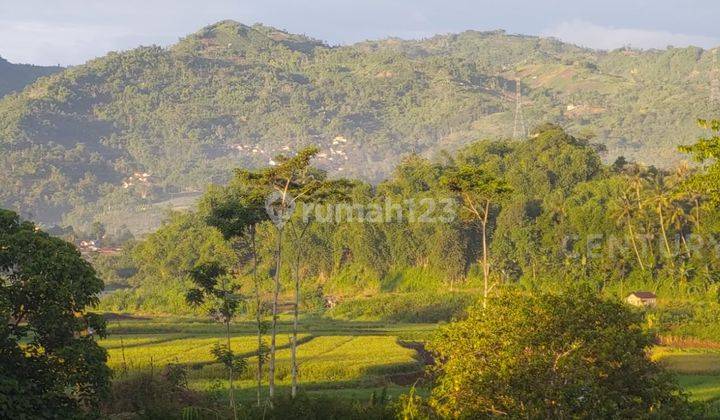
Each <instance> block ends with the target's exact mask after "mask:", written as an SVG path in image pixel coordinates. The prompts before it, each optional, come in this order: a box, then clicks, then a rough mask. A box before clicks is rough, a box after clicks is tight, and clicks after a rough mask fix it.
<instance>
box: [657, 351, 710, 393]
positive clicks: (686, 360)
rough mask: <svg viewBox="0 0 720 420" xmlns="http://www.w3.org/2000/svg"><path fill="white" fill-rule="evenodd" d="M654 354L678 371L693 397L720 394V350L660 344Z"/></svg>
mask: <svg viewBox="0 0 720 420" xmlns="http://www.w3.org/2000/svg"><path fill="white" fill-rule="evenodd" d="M652 358H653V359H654V360H656V361H658V362H660V363H661V364H662V365H664V366H665V367H666V368H668V369H669V370H670V371H672V372H674V373H676V374H677V377H678V382H679V383H680V385H681V386H682V387H683V388H684V389H685V390H686V391H687V392H688V393H689V394H690V397H691V398H692V399H693V400H696V401H709V400H715V399H718V398H720V350H717V349H696V348H687V349H679V348H673V347H656V348H654V349H653V352H652Z"/></svg>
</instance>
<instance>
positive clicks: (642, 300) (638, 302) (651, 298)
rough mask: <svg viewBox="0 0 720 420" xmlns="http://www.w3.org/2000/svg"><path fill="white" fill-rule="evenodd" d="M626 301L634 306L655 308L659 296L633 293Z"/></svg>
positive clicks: (650, 293)
mask: <svg viewBox="0 0 720 420" xmlns="http://www.w3.org/2000/svg"><path fill="white" fill-rule="evenodd" d="M625 301H626V302H627V303H629V304H630V305H633V306H643V307H648V306H655V305H657V296H655V293H652V292H632V293H630V294H629V295H628V297H626V298H625Z"/></svg>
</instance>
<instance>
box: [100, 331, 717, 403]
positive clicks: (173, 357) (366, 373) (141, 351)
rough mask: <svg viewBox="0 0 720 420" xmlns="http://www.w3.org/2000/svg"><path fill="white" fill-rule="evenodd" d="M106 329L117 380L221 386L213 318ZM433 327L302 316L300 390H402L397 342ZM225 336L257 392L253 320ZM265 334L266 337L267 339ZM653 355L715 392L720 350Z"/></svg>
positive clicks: (704, 397) (283, 355)
mask: <svg viewBox="0 0 720 420" xmlns="http://www.w3.org/2000/svg"><path fill="white" fill-rule="evenodd" d="M108 327H109V332H110V335H109V337H108V338H107V339H104V340H101V341H100V344H101V345H102V346H104V347H105V348H106V349H107V350H108V354H109V365H110V366H111V367H112V368H113V369H114V370H115V372H116V378H118V379H119V380H122V378H123V377H124V376H129V375H133V373H136V372H141V371H148V370H150V369H153V370H155V371H158V372H159V371H161V370H162V369H163V368H164V367H165V366H166V365H167V364H169V363H181V364H185V365H186V366H188V383H189V387H190V388H191V389H195V390H198V391H208V390H218V389H220V390H223V389H224V388H225V387H226V386H227V384H226V382H225V373H224V370H223V368H222V366H220V365H219V364H218V363H216V362H215V361H214V360H213V356H212V355H211V353H210V349H211V348H212V346H213V345H214V344H215V343H224V340H225V337H224V331H223V327H222V326H221V325H219V324H215V323H211V322H209V321H205V320H198V319H192V318H147V319H146V318H129V319H121V320H111V321H109V324H108ZM436 327H437V326H436V325H435V324H384V323H379V322H352V321H337V320H327V319H312V318H311V319H305V320H303V322H302V327H301V332H300V334H299V342H300V343H301V344H300V345H299V346H298V360H299V370H300V381H301V387H302V390H303V391H304V392H306V393H308V394H313V393H323V394H331V395H332V396H335V397H343V398H352V399H364V398H369V397H370V395H371V394H372V393H373V392H378V391H379V390H380V389H382V388H387V389H388V394H389V395H390V396H391V397H393V396H396V395H398V394H400V393H402V392H405V391H406V390H407V389H408V387H409V386H410V385H411V384H412V383H413V382H414V381H415V380H416V379H417V378H418V377H419V372H420V371H421V370H422V362H421V358H420V356H419V355H418V354H417V352H416V350H413V349H411V348H408V347H405V346H403V345H402V342H405V341H424V340H427V339H428V338H430V337H431V336H432V334H433V332H434V330H435V329H436ZM231 334H232V346H233V350H235V351H236V352H237V353H239V354H242V355H244V356H245V357H246V358H247V361H248V365H249V369H248V371H247V372H245V373H244V374H243V375H241V377H240V378H239V393H238V395H239V397H240V398H242V399H247V400H250V399H252V398H253V397H254V395H255V394H254V393H255V388H254V387H255V378H254V375H255V369H256V366H257V359H256V357H255V356H254V352H255V349H256V344H257V338H256V336H255V329H254V325H253V324H252V323H250V322H238V323H236V324H235V325H233V327H232V330H231ZM265 340H266V341H267V342H269V337H265ZM277 340H278V341H277V345H278V347H279V350H278V353H277V368H276V369H277V370H276V374H277V383H278V387H279V389H280V390H281V392H282V390H283V389H285V388H287V387H289V385H290V346H289V344H290V323H289V320H288V319H286V318H282V319H281V323H280V333H279V334H278V337H277ZM652 357H653V359H655V360H657V361H659V362H660V363H662V364H663V365H664V366H666V367H667V368H668V369H670V370H671V371H673V372H674V373H676V374H677V376H678V381H679V383H680V384H681V386H682V387H683V388H684V389H685V390H687V391H688V392H689V394H690V395H691V398H692V399H693V400H698V401H709V400H714V399H718V398H720V350H717V349H715V350H713V349H679V348H673V347H656V348H655V349H653V352H652ZM264 380H265V382H266V381H267V378H266V377H265V378H264ZM420 392H424V390H420Z"/></svg>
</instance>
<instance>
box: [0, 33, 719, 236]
mask: <svg viewBox="0 0 720 420" xmlns="http://www.w3.org/2000/svg"><path fill="white" fill-rule="evenodd" d="M712 62H713V60H712V53H711V52H710V51H703V50H701V49H698V48H669V49H667V50H662V51H635V50H628V49H623V50H617V51H612V52H599V51H593V50H588V49H583V48H579V47H575V46H572V45H568V44H563V43H561V42H559V41H556V40H552V39H543V38H537V37H530V36H513V35H507V34H505V33H503V32H474V31H467V32H463V33H461V34H456V35H443V36H436V37H433V38H430V39H426V40H422V41H401V40H397V39H388V40H383V41H369V42H364V43H359V44H355V45H350V46H342V47H329V46H327V45H325V44H323V43H321V42H318V41H315V40H312V39H309V38H307V37H304V36H299V35H293V34H288V33H286V32H283V31H280V30H277V29H274V28H270V27H265V26H262V25H256V26H253V27H248V26H245V25H242V24H239V23H237V22H232V21H224V22H219V23H217V24H214V25H211V26H209V27H207V28H204V29H202V30H200V31H199V32H197V33H195V34H192V35H190V36H188V37H186V38H184V39H183V40H181V41H180V42H179V43H178V44H176V45H174V46H171V47H169V48H167V49H164V48H159V47H143V48H138V49H135V50H131V51H128V52H123V53H110V54H108V55H107V56H105V57H102V58H99V59H96V60H93V61H90V62H88V63H87V64H85V65H81V66H76V67H73V68H70V69H66V70H64V71H63V72H61V73H59V74H56V75H53V76H51V77H49V78H43V79H41V80H39V81H37V82H36V83H34V84H32V85H30V86H28V87H27V88H26V89H25V90H24V91H23V92H22V93H19V94H14V95H8V96H6V97H5V98H4V99H3V100H2V101H0V151H2V153H0V166H2V167H5V168H9V170H8V171H5V172H3V173H2V174H0V204H3V205H5V206H6V207H10V208H13V209H17V210H18V211H22V212H24V213H23V214H26V215H32V217H33V218H34V219H35V220H38V221H42V222H46V223H60V222H61V221H62V222H63V223H65V224H71V225H74V226H75V227H76V228H78V229H79V228H83V225H87V224H90V223H91V222H92V221H93V220H103V221H104V222H106V223H107V224H108V225H112V224H115V226H109V227H110V228H111V229H114V228H116V227H117V226H119V225H120V224H122V223H124V224H127V225H128V226H131V227H132V229H134V231H135V233H137V232H138V231H142V230H146V229H147V228H149V227H152V226H157V224H156V222H157V219H158V216H159V215H160V213H161V212H158V211H153V208H151V207H150V205H158V203H164V204H161V205H160V206H161V207H163V206H165V205H166V204H169V205H175V204H174V203H175V201H173V200H176V199H177V198H178V195H179V194H181V193H187V194H192V193H197V192H198V191H200V190H202V189H203V188H204V187H205V186H206V185H208V184H210V183H215V182H225V181H227V180H228V178H229V174H230V169H231V168H234V167H237V166H243V167H248V166H264V165H267V164H268V163H269V162H270V161H271V160H272V159H273V158H274V155H275V154H277V153H279V152H282V151H284V150H299V149H300V148H302V147H305V146H307V145H316V146H319V147H320V148H321V149H322V153H321V156H319V160H318V164H319V165H320V166H321V167H323V168H325V169H329V170H330V171H331V173H337V174H341V175H342V174H348V176H351V177H360V178H362V179H365V180H369V181H378V180H380V179H382V178H383V177H384V176H386V175H387V174H388V173H390V172H391V171H392V168H393V167H394V166H395V165H396V164H397V162H398V160H399V159H400V158H401V157H402V156H403V155H407V154H408V153H421V154H426V155H433V154H435V153H437V152H439V151H440V150H442V149H457V148H459V147H462V146H464V145H466V144H467V143H468V142H470V141H474V140H476V139H478V138H504V137H509V136H510V135H511V134H512V130H511V127H512V123H511V122H512V118H513V110H514V108H515V107H514V105H515V104H514V99H515V98H514V92H515V84H516V80H518V81H519V83H520V84H521V90H522V94H523V97H524V102H525V104H524V113H525V118H526V120H529V121H530V122H531V123H533V124H536V123H538V122H539V121H545V120H549V121H552V122H555V123H558V124H561V125H563V126H565V127H567V128H568V130H569V131H570V132H572V133H575V134H577V135H578V136H580V137H583V138H587V137H590V136H592V135H595V136H596V139H597V141H598V142H599V143H602V144H603V145H605V146H606V148H607V150H608V152H609V156H610V158H614V157H615V156H618V155H621V154H622V155H626V156H628V157H631V158H634V159H635V160H640V161H646V162H647V163H654V164H662V165H668V164H669V163H670V162H673V161H677V159H679V157H680V156H681V155H679V154H677V153H676V151H675V145H676V144H678V143H683V142H688V141H690V140H691V139H692V138H694V137H695V136H696V134H697V133H698V131H697V129H696V127H695V126H694V118H696V117H708V116H709V115H710V114H712V113H715V112H717V111H718V109H717V105H716V104H714V103H712V102H709V101H707V100H706V99H707V96H708V86H709V85H710V77H711V74H712V71H711V67H712ZM0 79H2V78H0ZM520 136H522V135H520ZM146 217H147V218H148V219H151V220H145V218H146Z"/></svg>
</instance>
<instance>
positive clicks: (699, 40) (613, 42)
mask: <svg viewBox="0 0 720 420" xmlns="http://www.w3.org/2000/svg"><path fill="white" fill-rule="evenodd" d="M541 35H542V36H552V37H555V38H558V39H560V40H562V41H565V42H571V43H573V44H577V45H581V46H584V47H590V48H597V49H603V50H612V49H615V48H621V47H623V46H627V45H629V46H632V47H634V48H643V49H649V48H665V47H667V46H668V45H672V46H675V47H685V46H688V45H694V46H698V47H703V48H711V47H715V46H717V45H718V44H720V39H717V38H713V37H709V36H704V35H689V34H681V33H673V32H669V31H652V30H645V29H633V28H615V27H612V26H601V25H596V24H594V23H590V22H585V21H582V20H573V21H570V22H562V23H560V24H559V25H557V26H555V27H553V28H550V29H546V30H544V31H543V32H542V33H541Z"/></svg>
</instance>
